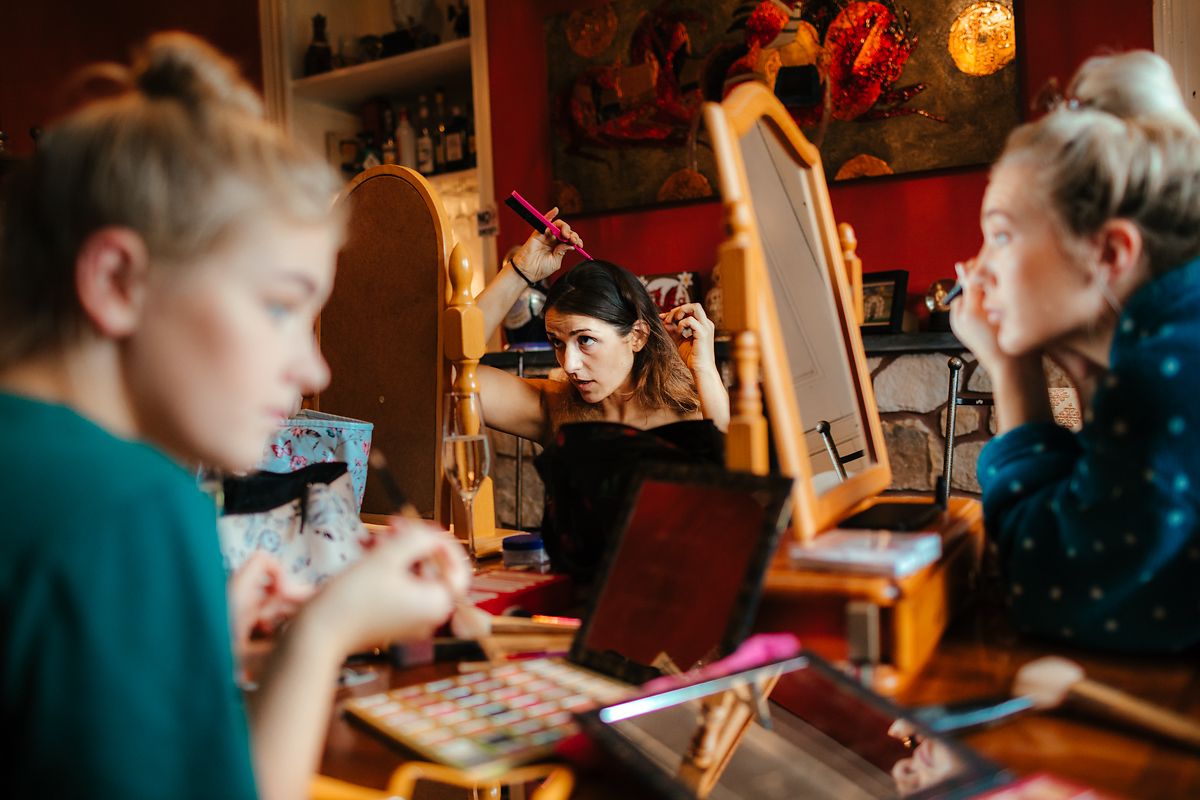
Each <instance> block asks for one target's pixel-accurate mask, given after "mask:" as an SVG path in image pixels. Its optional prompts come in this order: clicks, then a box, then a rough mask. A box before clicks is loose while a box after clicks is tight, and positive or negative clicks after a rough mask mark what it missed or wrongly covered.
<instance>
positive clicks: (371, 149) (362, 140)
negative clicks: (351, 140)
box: [358, 131, 383, 172]
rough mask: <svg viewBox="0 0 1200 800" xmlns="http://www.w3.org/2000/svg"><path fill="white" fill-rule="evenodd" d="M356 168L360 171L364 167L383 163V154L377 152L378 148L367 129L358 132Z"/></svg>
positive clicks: (368, 167) (369, 167) (367, 167)
mask: <svg viewBox="0 0 1200 800" xmlns="http://www.w3.org/2000/svg"><path fill="white" fill-rule="evenodd" d="M358 142H359V144H358V170H359V172H362V171H363V170H365V169H371V168H372V167H378V166H379V165H380V164H382V163H383V156H382V155H381V154H380V152H379V148H378V147H376V146H375V139H374V137H372V136H371V134H370V133H369V132H367V131H363V132H362V133H360V134H358Z"/></svg>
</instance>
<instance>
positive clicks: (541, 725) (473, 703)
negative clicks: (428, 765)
mask: <svg viewBox="0 0 1200 800" xmlns="http://www.w3.org/2000/svg"><path fill="white" fill-rule="evenodd" d="M633 691H634V688H633V687H631V686H628V685H626V684H623V683H618V682H617V681H614V680H611V679H609V678H606V677H603V676H601V675H598V674H596V673H593V672H590V671H588V670H585V669H582V668H580V667H577V666H575V665H573V664H569V663H567V662H565V661H560V660H558V659H535V660H530V661H524V662H521V663H519V664H503V665H501V666H498V667H494V668H492V669H490V670H487V671H484V672H471V673H467V674H465V675H459V676H456V677H452V678H444V679H441V680H435V681H430V682H428V683H423V684H416V685H414V686H406V687H404V688H401V689H393V690H392V691H389V692H383V693H380V694H375V695H370V696H367V697H359V698H354V699H352V700H349V701H347V703H346V711H347V712H348V713H349V714H351V715H352V716H354V717H355V718H357V719H358V720H360V721H361V722H364V723H365V724H367V725H369V726H370V727H372V728H374V729H375V730H376V731H379V732H380V733H382V734H384V735H385V736H387V737H389V738H391V739H393V740H395V741H397V742H399V743H400V744H402V745H404V746H405V747H407V748H409V749H410V750H414V751H416V752H417V753H420V754H421V755H423V756H424V757H426V758H428V759H431V760H433V761H437V762H440V763H443V764H449V765H451V766H454V767H458V768H459V769H462V770H464V771H466V772H469V773H471V774H474V775H477V776H478V777H481V778H482V777H487V776H490V775H494V774H499V773H501V772H503V771H504V770H507V769H509V768H510V767H512V766H515V765H517V764H522V763H527V762H529V761H531V760H534V759H537V758H540V757H542V756H544V755H547V754H549V753H550V752H551V751H553V749H554V746H555V745H556V744H557V743H558V742H559V741H560V740H562V739H564V738H566V737H567V736H570V735H571V734H573V733H575V732H576V730H577V728H576V726H575V722H574V720H573V716H572V715H573V713H574V712H578V711H586V710H588V709H590V708H594V707H595V706H597V705H599V704H602V703H611V702H615V701H617V700H619V699H621V698H624V697H627V696H629V695H630V694H631V693H633Z"/></svg>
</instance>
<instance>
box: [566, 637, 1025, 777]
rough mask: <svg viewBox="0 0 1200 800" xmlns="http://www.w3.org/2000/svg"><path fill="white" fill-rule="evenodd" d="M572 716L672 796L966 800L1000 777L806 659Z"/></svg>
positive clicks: (975, 757)
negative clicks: (951, 799) (948, 799)
mask: <svg viewBox="0 0 1200 800" xmlns="http://www.w3.org/2000/svg"><path fill="white" fill-rule="evenodd" d="M752 686H753V687H754V691H753V692H752V691H751V687H752ZM772 687H773V688H772ZM756 694H757V695H758V696H761V697H766V696H767V695H768V694H769V696H770V700H769V701H767V702H759V701H756V700H755V696H756ZM581 721H582V722H583V724H584V727H585V728H586V729H587V731H588V732H589V733H590V734H592V735H593V737H594V738H595V739H596V740H597V741H599V742H600V743H601V745H602V746H604V747H605V749H607V750H610V751H611V752H612V753H613V754H614V755H615V756H617V757H618V758H620V759H621V760H622V761H624V762H626V763H627V764H628V765H629V766H631V767H632V768H633V769H634V770H635V771H636V772H638V773H639V774H641V775H642V776H643V777H644V778H646V779H648V780H649V781H650V782H651V783H653V784H656V785H657V786H658V787H659V788H661V789H664V790H665V792H664V793H665V794H668V795H669V796H673V797H679V798H691V797H707V798H711V800H718V799H720V798H730V800H732V799H733V798H745V797H754V798H759V800H771V799H772V798H781V799H782V798H789V800H790V798H797V797H805V798H830V799H831V800H832V799H833V798H837V800H851V799H859V798H862V799H865V798H916V797H923V798H924V797H942V796H947V795H953V796H966V795H968V794H972V793H973V792H974V791H977V790H979V789H982V788H984V787H985V786H987V785H989V784H992V783H994V782H996V780H997V779H998V778H999V777H1001V775H1002V773H1000V772H999V771H998V770H997V769H996V767H995V766H994V765H993V764H991V763H989V762H987V761H985V760H983V759H982V758H980V757H979V756H978V755H977V754H975V753H974V752H972V751H970V750H968V749H966V748H965V747H963V746H961V745H959V744H957V743H955V742H953V741H951V740H949V739H946V738H942V737H938V736H936V735H932V734H929V733H928V731H926V730H924V729H923V728H921V727H920V726H919V725H917V724H915V723H912V722H909V721H908V720H906V719H904V718H903V717H902V716H900V715H899V710H898V709H895V708H893V707H891V706H890V704H888V703H886V702H885V701H883V700H881V699H880V698H878V697H876V696H874V695H871V694H869V693H867V692H866V691H864V690H863V689H861V688H860V687H858V686H854V685H852V684H851V683H850V682H849V681H848V680H847V679H846V678H844V677H843V676H841V675H839V674H838V673H837V672H836V671H835V670H834V669H833V668H832V667H830V666H829V665H828V664H825V663H824V662H821V661H819V660H818V659H816V658H815V657H813V656H798V657H795V658H792V659H788V660H786V661H782V662H777V663H775V664H770V665H767V666H764V667H758V668H755V669H752V670H747V671H745V672H741V673H738V674H736V675H732V676H728V677H725V678H718V679H715V680H710V681H706V682H703V683H699V684H695V685H692V686H684V687H679V688H675V689H670V690H667V691H663V692H660V693H658V694H651V695H649V696H645V697H640V698H635V699H632V700H627V701H624V702H621V703H617V704H614V705H611V706H608V707H605V708H601V709H598V710H596V711H593V712H589V713H588V714H587V715H584V717H582V719H581Z"/></svg>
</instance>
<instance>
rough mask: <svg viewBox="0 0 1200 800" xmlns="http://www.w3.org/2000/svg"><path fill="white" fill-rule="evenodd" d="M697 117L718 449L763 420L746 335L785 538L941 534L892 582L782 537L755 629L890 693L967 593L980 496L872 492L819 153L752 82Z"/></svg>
mask: <svg viewBox="0 0 1200 800" xmlns="http://www.w3.org/2000/svg"><path fill="white" fill-rule="evenodd" d="M704 113H705V122H706V123H707V126H708V130H709V133H710V135H711V137H712V142H713V151H714V154H715V160H716V164H717V171H718V176H719V180H720V188H721V194H722V199H723V201H724V205H725V211H726V219H727V223H728V234H729V238H728V240H727V241H726V243H725V244H724V245H722V247H721V250H720V268H721V271H722V284H723V286H724V287H725V288H724V291H725V310H726V317H727V322H728V327H730V328H731V330H732V331H733V333H734V359H735V362H736V363H737V364H738V376H739V384H740V385H739V387H738V392H737V393H736V394H735V408H736V409H737V412H736V413H735V415H734V420H733V424H731V429H730V430H731V433H730V451H731V454H732V460H736V459H738V458H739V457H740V454H741V453H742V452H743V451H744V452H746V453H754V452H756V448H755V447H754V446H753V444H754V440H755V436H756V435H759V434H760V433H761V429H762V427H763V426H762V425H757V426H755V424H754V422H753V419H752V417H753V414H754V413H756V412H757V409H755V408H752V406H753V405H754V399H755V398H754V397H753V387H747V386H746V383H747V382H753V379H754V376H755V371H754V370H753V369H752V368H751V367H750V366H747V362H748V361H750V360H751V358H750V356H748V355H747V352H749V353H750V354H751V355H752V354H753V353H754V351H755V347H754V344H756V345H757V353H758V360H759V362H760V364H761V384H762V395H763V396H764V398H765V403H763V404H762V405H765V408H766V416H767V421H768V424H767V426H766V427H767V428H768V431H769V436H770V442H771V444H772V445H773V446H774V449H775V452H776V454H777V460H778V465H779V469H780V470H781V471H782V472H783V473H784V474H786V475H789V476H792V477H794V478H795V479H796V481H795V489H794V492H795V495H794V501H795V509H796V510H795V513H794V517H793V523H792V528H793V531H794V533H795V537H796V539H798V540H799V543H796V544H793V545H792V547H800V546H803V545H804V544H805V543H808V542H810V541H811V540H812V539H814V538H815V537H817V536H819V535H820V534H821V533H823V532H825V531H827V530H830V529H831V528H836V527H853V528H874V529H886V530H933V531H937V532H939V533H941V534H942V537H943V552H944V555H943V557H942V559H941V560H940V561H939V562H937V563H935V564H931V565H929V566H927V567H925V568H923V569H921V570H919V571H917V572H915V573H913V574H911V575H908V576H905V577H903V578H891V577H880V576H878V575H865V574H861V573H855V572H853V571H851V570H850V569H847V570H846V571H845V572H837V571H822V572H817V571H809V570H804V569H800V568H797V567H794V566H792V564H791V562H790V559H789V556H788V552H789V550H788V548H784V550H783V551H781V552H780V554H779V555H778V556H777V558H776V561H775V565H774V567H773V568H772V570H771V571H770V573H769V574H768V578H767V586H766V601H765V603H764V610H763V613H761V614H760V627H762V628H763V629H766V630H770V629H789V630H794V631H796V632H798V633H799V634H800V636H801V638H802V640H803V641H804V642H805V645H806V646H807V647H814V648H815V649H817V650H818V651H819V652H821V653H822V654H823V655H826V656H828V657H830V658H833V659H835V660H839V661H843V662H850V663H853V664H856V665H859V666H861V667H862V668H863V669H864V670H866V671H868V672H869V673H870V679H871V682H872V683H874V684H875V686H876V688H877V689H880V690H882V691H894V690H896V689H897V688H899V686H900V685H902V684H903V682H904V681H905V680H907V679H908V678H910V677H911V676H912V675H913V674H915V672H916V670H917V669H919V668H920V666H921V665H923V664H924V663H925V661H926V660H927V659H928V657H929V656H930V655H931V654H932V652H933V648H934V646H935V645H936V644H937V640H938V638H939V637H940V635H941V631H942V630H943V629H944V627H945V625H946V622H947V619H948V616H949V608H951V607H954V605H955V597H956V596H957V595H959V594H962V593H965V591H966V588H967V586H968V581H969V578H970V576H971V575H972V574H973V571H974V566H975V564H976V563H977V561H978V555H979V550H980V543H981V541H982V514H981V512H980V508H979V504H978V502H977V501H975V500H971V499H964V498H954V499H952V500H951V501H950V502H949V504H948V506H947V507H946V508H943V507H942V506H941V505H939V504H937V503H935V502H933V500H932V498H929V497H905V498H888V499H887V500H881V499H880V497H879V495H880V494H881V493H882V492H883V491H884V490H885V489H887V488H888V486H889V485H890V483H891V468H890V466H889V462H888V454H887V449H886V446H885V443H884V438H883V428H882V423H881V421H880V418H879V413H878V410H877V408H876V405H875V396H874V391H873V389H872V387H871V378H870V373H869V371H868V369H867V362H866V355H865V353H864V350H863V343H862V338H861V336H860V334H859V330H858V320H857V318H856V315H855V313H854V311H853V303H852V298H851V292H850V289H849V285H848V281H847V276H846V271H845V266H844V260H843V253H842V249H841V247H840V244H839V240H838V236H837V230H836V227H835V225H834V218H833V211H832V207H831V205H830V202H829V192H828V189H827V187H826V185H825V176H824V172H823V168H822V165H821V161H820V156H819V154H818V152H817V150H816V148H815V147H813V145H812V144H811V143H810V142H809V141H808V140H807V139H805V138H804V136H803V134H802V133H801V132H800V130H799V128H798V127H797V126H796V124H795V122H794V121H793V120H792V118H791V116H790V115H789V114H788V112H787V110H786V109H785V108H784V107H783V105H782V104H781V103H780V102H779V101H778V99H776V98H775V96H774V95H773V94H772V93H771V92H770V91H769V90H768V89H766V87H764V86H762V85H761V84H757V83H746V84H743V85H740V86H738V87H737V88H735V89H734V90H733V91H732V92H730V94H729V95H728V96H727V97H726V99H725V100H724V101H723V102H722V103H720V104H716V103H710V104H708V105H707V106H706V107H705V111H704ZM748 334H749V336H747V335H748ZM744 341H748V342H750V343H752V344H750V345H749V348H748V349H747V346H745V345H743V344H742V343H743V342H744ZM747 397H749V400H747V399H746V398H747ZM743 438H744V439H745V440H746V442H748V443H750V444H749V445H746V446H743V443H742V439H743ZM757 449H759V450H761V449H763V448H761V447H760V448H757ZM745 461H746V463H743V464H738V463H730V466H731V467H732V468H741V469H756V468H757V469H761V468H762V459H758V460H757V461H755V459H753V458H747V459H745Z"/></svg>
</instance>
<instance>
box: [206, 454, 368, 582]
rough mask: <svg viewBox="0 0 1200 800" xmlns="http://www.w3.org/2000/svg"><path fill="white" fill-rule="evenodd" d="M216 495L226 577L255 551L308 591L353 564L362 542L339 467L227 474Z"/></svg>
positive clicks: (346, 481)
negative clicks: (272, 559) (219, 496)
mask: <svg viewBox="0 0 1200 800" xmlns="http://www.w3.org/2000/svg"><path fill="white" fill-rule="evenodd" d="M221 491H222V495H223V497H222V502H221V505H222V514H221V518H220V519H219V520H218V522H217V529H218V531H219V533H220V536H221V552H222V553H223V555H224V558H225V568H226V570H227V571H229V572H233V571H234V570H236V569H237V568H238V567H240V566H241V565H242V564H243V563H244V562H245V561H246V559H247V558H249V557H250V555H251V554H253V553H254V552H255V551H257V550H263V551H265V552H267V553H270V554H271V555H273V556H275V558H276V559H278V560H279V562H280V564H282V566H283V567H284V569H285V570H286V571H287V572H288V573H289V574H290V575H291V576H292V577H294V578H297V579H299V580H301V581H304V582H305V583H308V584H314V585H315V584H319V583H322V582H323V581H325V580H326V579H328V578H329V577H331V576H332V575H335V574H336V573H338V572H340V571H341V570H342V569H344V568H345V567H347V566H348V565H350V564H351V563H353V562H354V561H356V560H357V559H358V558H359V557H360V556H361V555H362V554H363V552H364V550H365V549H366V546H367V544H366V543H367V542H368V541H369V539H370V534H369V533H368V532H367V529H366V527H364V526H363V524H362V521H361V520H360V519H359V517H358V504H357V503H356V501H355V496H354V486H353V484H352V483H351V481H350V473H349V470H348V469H347V466H346V464H345V462H342V461H329V462H318V463H314V464H309V465H308V466H306V467H303V468H302V469H299V470H296V471H295V472H285V473H280V472H263V471H258V472H252V473H249V474H247V475H229V476H225V477H224V478H222V479H221Z"/></svg>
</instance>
